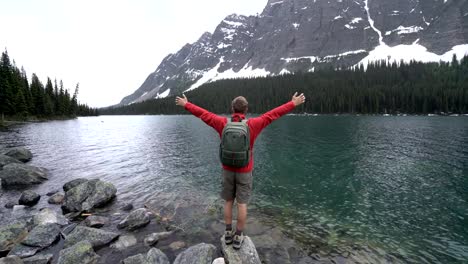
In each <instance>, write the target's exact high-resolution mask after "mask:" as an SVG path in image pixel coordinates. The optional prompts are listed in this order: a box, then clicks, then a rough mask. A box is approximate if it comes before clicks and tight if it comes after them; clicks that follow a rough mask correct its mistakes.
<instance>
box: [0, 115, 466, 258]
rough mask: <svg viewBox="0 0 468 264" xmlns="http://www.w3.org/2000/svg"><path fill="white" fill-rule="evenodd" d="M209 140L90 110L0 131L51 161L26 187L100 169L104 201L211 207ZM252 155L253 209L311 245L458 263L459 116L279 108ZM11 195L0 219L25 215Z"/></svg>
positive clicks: (48, 186) (174, 126)
mask: <svg viewBox="0 0 468 264" xmlns="http://www.w3.org/2000/svg"><path fill="white" fill-rule="evenodd" d="M218 144H219V139H218V137H217V134H216V132H215V131H214V130H213V129H211V128H209V127H207V126H206V125H204V124H203V123H202V122H201V121H200V120H198V119H196V118H194V117H191V116H101V117H89V118H79V119H76V120H69V121H52V122H46V123H34V124H27V125H21V126H15V127H13V128H12V129H10V131H8V132H0V145H4V146H5V145H6V146H26V147H28V148H29V149H31V151H32V152H33V154H34V158H33V160H32V161H31V164H32V165H36V166H42V167H45V168H47V169H49V171H50V175H51V176H50V179H49V180H48V181H47V182H46V183H44V184H41V185H38V186H35V187H33V188H32V189H33V190H35V191H37V192H38V193H40V194H45V193H47V192H48V191H50V190H52V189H61V187H62V185H63V184H64V183H65V182H67V181H69V180H71V179H74V178H79V177H82V178H83V177H84V178H100V179H102V180H106V181H110V182H112V183H114V184H115V185H116V187H117V189H118V196H117V200H116V201H115V202H114V204H113V205H112V207H111V208H119V206H120V205H121V204H123V203H127V202H132V203H133V204H134V205H135V206H136V207H139V206H142V205H143V204H147V203H148V202H151V203H153V204H157V203H158V201H161V200H164V199H161V197H166V196H167V195H174V196H176V197H182V198H180V200H181V201H184V197H185V198H187V199H192V201H191V202H195V203H196V202H197V201H198V200H201V199H203V201H200V204H203V205H204V204H210V203H217V204H219V203H220V201H219V199H218V198H217V196H218V192H219V188H220V185H221V178H220V175H221V169H220V165H219V161H218V157H217V148H218ZM254 153H255V156H254V157H255V170H254V194H253V200H252V204H251V207H252V208H254V209H255V210H253V211H254V212H255V213H254V215H255V217H258V218H262V219H265V221H266V220H268V221H269V222H271V223H272V224H274V225H278V226H281V227H282V228H283V230H284V231H285V232H287V233H288V235H289V236H290V237H292V238H294V239H295V240H296V241H298V242H299V243H301V244H302V245H303V246H304V247H305V248H306V250H307V251H308V252H309V253H311V254H315V253H319V254H321V255H328V254H344V253H343V252H348V254H353V252H356V251H359V252H369V254H370V255H372V256H373V257H377V258H378V259H380V260H381V261H382V262H385V261H389V262H390V261H394V262H395V261H396V262H398V261H400V262H415V263H457V262H458V263H464V262H467V261H468V118H467V117H370V116H360V117H356V116H318V117H311V116H287V117H284V118H282V119H281V120H278V121H276V122H275V123H273V124H272V125H271V126H270V127H268V128H267V129H265V130H264V131H263V133H262V135H261V136H260V137H259V138H258V140H257V142H256V145H255V150H254ZM19 194H20V190H16V191H15V190H12V191H5V190H1V191H0V205H2V206H1V207H2V208H1V209H0V220H1V221H2V222H5V221H7V220H10V219H13V218H15V217H18V216H19V215H21V214H24V212H22V211H18V212H12V211H11V210H8V209H5V208H3V204H4V203H6V202H7V201H10V200H16V199H17V198H18V197H19ZM194 197H196V198H194ZM198 197H201V198H198ZM170 199H172V198H170ZM170 199H169V200H170ZM197 199H198V200H197ZM46 200H47V199H45V198H44V199H41V202H40V205H39V206H37V208H40V207H41V206H43V207H45V206H47V203H46ZM193 200H195V201H193ZM207 201H208V202H207ZM166 202H167V201H166ZM169 203H170V202H169ZM218 209H219V208H217V209H216V210H218ZM33 210H35V209H33ZM165 210H167V206H166V208H165ZM162 213H164V212H162ZM369 262H372V261H369Z"/></svg>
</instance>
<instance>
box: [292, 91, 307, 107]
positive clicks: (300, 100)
mask: <svg viewBox="0 0 468 264" xmlns="http://www.w3.org/2000/svg"><path fill="white" fill-rule="evenodd" d="M291 101H292V102H293V103H294V105H295V106H299V105H301V104H303V103H304V102H305V96H304V94H303V93H301V94H300V95H299V96H298V95H297V92H296V93H295V94H294V95H293V97H292V99H291Z"/></svg>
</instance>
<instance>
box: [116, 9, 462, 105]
mask: <svg viewBox="0 0 468 264" xmlns="http://www.w3.org/2000/svg"><path fill="white" fill-rule="evenodd" d="M367 7H368V8H367ZM467 13H468V8H467V3H466V1H465V0H463V1H461V2H457V1H422V0H407V1H388V0H340V1H310V0H284V1H278V0H269V1H268V3H267V5H266V6H265V9H264V10H263V12H262V13H261V14H259V15H257V16H249V17H246V16H241V15H235V14H234V15H229V16H227V17H226V18H225V19H224V20H223V21H221V23H220V24H219V25H218V27H217V28H216V29H215V31H214V32H213V33H209V32H206V33H204V34H203V35H202V36H201V37H200V38H199V39H198V41H196V42H194V43H192V44H186V45H185V46H183V47H182V48H181V49H180V50H179V51H178V52H177V53H175V54H169V55H168V56H167V57H165V58H164V59H163V60H162V62H161V63H160V64H159V66H158V67H157V69H156V70H155V71H154V72H153V73H151V74H150V75H149V76H148V77H147V79H146V80H145V81H144V82H143V84H142V85H141V86H140V88H138V89H137V90H136V91H135V92H134V93H133V94H131V95H129V96H127V97H125V98H123V99H122V101H121V102H120V105H127V104H130V103H132V102H141V101H144V100H148V99H152V98H157V97H158V96H160V94H163V93H165V92H169V93H168V94H169V95H175V94H179V93H180V92H181V91H184V90H186V89H188V88H190V87H191V86H192V85H193V84H194V83H195V82H196V81H197V80H199V79H200V78H201V77H202V76H203V74H204V73H206V72H208V71H209V70H215V72H217V73H218V74H221V73H225V72H226V71H228V70H232V71H233V72H239V70H240V69H249V68H250V67H251V69H264V70H265V71H267V72H268V73H269V74H279V73H281V72H282V70H287V71H289V72H297V71H303V72H307V71H311V70H313V69H318V68H321V67H327V66H329V65H332V66H335V67H348V66H352V65H355V64H356V63H358V62H359V61H361V60H362V59H363V58H364V57H366V56H367V55H368V54H369V52H370V51H372V50H373V49H374V48H375V47H376V46H378V45H380V43H385V44H387V45H389V46H395V45H399V44H412V43H414V42H416V41H419V42H418V43H419V44H421V45H423V46H425V47H426V48H428V50H429V51H430V52H433V53H436V54H439V55H440V54H443V53H445V52H447V51H449V50H451V49H452V47H453V46H455V45H460V44H467V43H468V26H467V25H468V15H466V14H467ZM369 18H370V19H369ZM371 21H373V22H374V25H373V26H372V25H371ZM379 34H380V35H381V39H380V36H379Z"/></svg>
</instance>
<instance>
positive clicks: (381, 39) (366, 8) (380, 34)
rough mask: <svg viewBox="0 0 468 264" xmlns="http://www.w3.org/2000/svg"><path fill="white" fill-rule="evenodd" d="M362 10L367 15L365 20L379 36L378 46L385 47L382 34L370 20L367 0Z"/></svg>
mask: <svg viewBox="0 0 468 264" xmlns="http://www.w3.org/2000/svg"><path fill="white" fill-rule="evenodd" d="M364 9H365V10H366V13H367V20H368V21H369V25H370V26H371V28H372V29H373V30H374V31H375V32H376V33H377V34H378V35H379V43H380V45H385V43H384V42H383V36H382V32H381V31H380V30H378V29H377V28H376V27H375V25H374V20H372V18H371V15H370V10H369V0H364Z"/></svg>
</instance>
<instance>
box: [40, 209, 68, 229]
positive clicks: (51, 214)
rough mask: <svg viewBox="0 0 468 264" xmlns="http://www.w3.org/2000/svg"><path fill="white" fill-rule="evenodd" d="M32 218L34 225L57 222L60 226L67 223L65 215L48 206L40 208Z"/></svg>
mask: <svg viewBox="0 0 468 264" xmlns="http://www.w3.org/2000/svg"><path fill="white" fill-rule="evenodd" d="M33 219H34V224H35V225H46V224H58V225H60V226H66V225H68V224H69V221H68V220H67V219H66V218H65V216H63V215H62V214H59V213H57V212H56V211H54V210H52V209H50V208H44V209H42V210H41V211H39V213H37V214H36V215H35V216H34V218H33Z"/></svg>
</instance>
